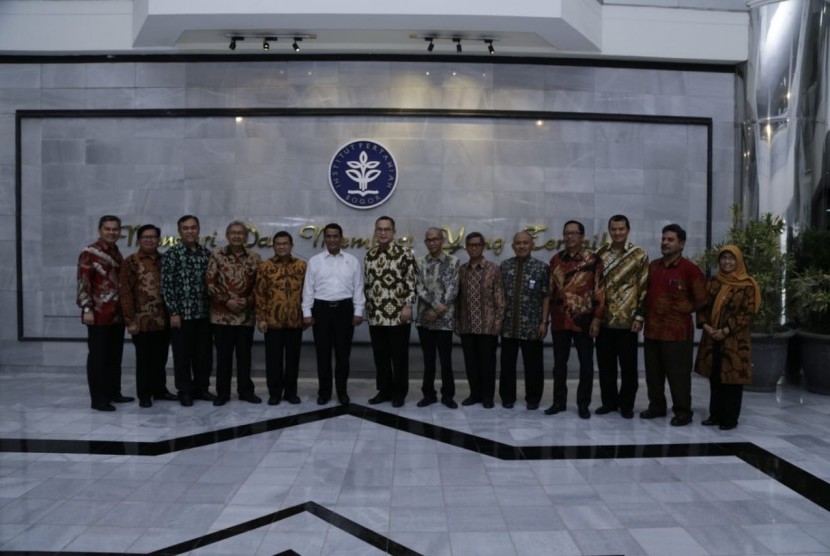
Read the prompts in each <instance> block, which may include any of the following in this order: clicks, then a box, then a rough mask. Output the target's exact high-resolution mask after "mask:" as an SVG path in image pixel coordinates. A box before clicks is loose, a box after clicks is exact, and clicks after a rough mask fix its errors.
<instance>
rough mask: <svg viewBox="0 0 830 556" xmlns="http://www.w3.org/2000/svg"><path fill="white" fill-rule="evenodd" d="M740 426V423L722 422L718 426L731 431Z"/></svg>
mask: <svg viewBox="0 0 830 556" xmlns="http://www.w3.org/2000/svg"><path fill="white" fill-rule="evenodd" d="M737 426H738V423H721V424H720V425H718V428H719V429H720V430H722V431H731V430H732V429H734V428H735V427H737Z"/></svg>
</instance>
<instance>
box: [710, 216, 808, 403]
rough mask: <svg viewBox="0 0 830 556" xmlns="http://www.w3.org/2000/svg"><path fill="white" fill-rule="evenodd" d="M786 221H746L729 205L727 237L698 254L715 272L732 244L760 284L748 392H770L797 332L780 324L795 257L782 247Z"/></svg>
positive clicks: (784, 364)
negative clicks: (722, 253)
mask: <svg viewBox="0 0 830 556" xmlns="http://www.w3.org/2000/svg"><path fill="white" fill-rule="evenodd" d="M785 227H786V226H785V223H784V220H783V219H782V218H781V217H779V216H773V215H772V213H769V212H768V213H765V214H763V215H762V216H761V217H760V218H759V219H757V220H746V219H745V217H744V215H743V212H742V211H741V208H740V207H739V206H738V205H732V225H731V226H730V228H729V231H728V232H727V234H726V238H725V240H724V241H723V242H722V243H720V244H718V245H716V246H714V247H712V248H711V249H707V250H706V251H705V252H704V253H702V254H701V255H700V256H699V257H697V261H698V264H700V266H701V267H702V268H704V269H709V270H716V269H717V266H718V252H719V251H720V249H721V248H722V247H723V246H724V245H736V246H737V247H738V248H740V250H741V251H742V252H743V254H744V262H745V263H746V269H747V273H748V274H749V275H750V276H752V277H753V278H755V280H756V281H757V282H758V288H759V289H760V290H761V300H762V301H761V307H760V309H759V311H758V314H756V315H755V318H754V319H753V320H752V324H751V326H750V330H751V332H752V384H748V385H747V386H746V389H747V390H751V391H755V392H773V391H775V387H776V384H778V381H779V379H780V378H781V375H782V374H784V370H785V368H786V365H787V345H788V343H789V341H790V338H792V337H793V336H794V335H795V331H794V330H792V329H791V328H788V327H786V326H784V325H783V324H782V322H783V320H784V319H783V315H784V301H783V295H782V292H783V291H784V286H785V281H786V280H787V279H788V277H789V275H790V273H791V272H792V269H793V262H794V261H793V257H792V255H790V254H789V253H785V252H784V251H783V250H782V249H781V236H782V234H783V233H784V229H785Z"/></svg>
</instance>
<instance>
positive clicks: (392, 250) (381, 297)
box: [363, 216, 417, 407]
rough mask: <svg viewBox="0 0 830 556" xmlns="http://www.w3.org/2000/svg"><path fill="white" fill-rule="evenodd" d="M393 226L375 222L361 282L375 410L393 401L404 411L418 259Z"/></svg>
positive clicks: (386, 221) (389, 221)
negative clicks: (373, 373) (398, 240)
mask: <svg viewBox="0 0 830 556" xmlns="http://www.w3.org/2000/svg"><path fill="white" fill-rule="evenodd" d="M394 238H395V221H394V220H393V219H392V218H390V217H389V216H381V217H380V218H378V219H377V220H376V221H375V242H376V243H377V245H375V247H373V248H372V249H370V250H369V252H368V253H366V258H365V259H364V261H363V282H364V289H365V292H366V317H367V319H368V321H369V338H370V339H371V342H372V354H373V356H374V360H375V370H376V372H377V379H376V382H377V388H378V393H377V395H375V396H374V397H373V398H371V399H370V400H369V403H370V404H372V405H375V404H379V403H382V402H386V401H390V400H391V402H392V406H393V407H402V406H403V404H404V401H405V400H406V394H407V392H408V390H409V334H410V331H411V326H412V304H413V303H415V298H416V296H415V275H416V271H417V268H416V262H415V256H414V255H413V254H412V253H411V252H410V251H409V250H408V249H405V248H404V247H402V246H400V245H398V244H396V243H395V242H394V241H393V239H394Z"/></svg>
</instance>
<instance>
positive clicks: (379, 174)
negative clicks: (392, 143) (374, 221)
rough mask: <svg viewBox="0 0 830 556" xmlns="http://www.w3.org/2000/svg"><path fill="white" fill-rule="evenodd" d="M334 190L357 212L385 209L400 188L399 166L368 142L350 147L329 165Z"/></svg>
mask: <svg viewBox="0 0 830 556" xmlns="http://www.w3.org/2000/svg"><path fill="white" fill-rule="evenodd" d="M329 183H330V184H331V190H332V191H334V194H335V195H336V196H337V198H338V199H340V200H341V201H342V202H343V203H345V204H347V205H349V206H350V207H352V208H356V209H370V208H375V207H377V206H380V205H382V204H383V203H385V202H386V201H387V199H389V197H391V196H392V192H393V191H395V186H396V185H397V184H398V165H397V164H396V163H395V159H394V158H393V157H392V153H391V152H389V150H387V149H386V147H384V146H383V145H381V144H379V143H375V142H374V141H369V140H366V139H358V140H356V141H352V142H350V143H346V144H345V145H343V146H342V147H340V149H338V150H337V153H335V155H334V157H333V158H332V159H331V164H330V165H329Z"/></svg>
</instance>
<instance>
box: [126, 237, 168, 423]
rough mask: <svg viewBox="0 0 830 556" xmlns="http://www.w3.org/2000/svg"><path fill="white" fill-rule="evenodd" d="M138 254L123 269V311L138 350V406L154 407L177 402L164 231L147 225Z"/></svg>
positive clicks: (136, 373)
mask: <svg viewBox="0 0 830 556" xmlns="http://www.w3.org/2000/svg"><path fill="white" fill-rule="evenodd" d="M136 236H137V237H138V250H137V251H136V252H135V253H133V254H132V255H130V256H129V257H127V258H126V259H124V263H123V264H122V265H121V309H122V310H123V312H124V322H125V323H126V325H127V332H129V333H130V335H131V336H132V337H133V345H134V346H135V383H136V393H137V394H138V405H140V406H141V407H152V405H153V399H154V398H155V399H156V400H178V399H179V398H178V396H174V395H173V394H171V393H170V392H169V391H168V390H167V384H166V383H167V373H166V370H165V368H166V367H167V348H168V346H169V345H170V326H169V322H168V319H167V309H165V307H164V300H163V299H162V297H161V258H162V257H161V253H159V252H158V246H159V238H160V237H161V230H160V229H159V228H158V227H157V226H154V225H153V224H145V225H144V226H141V227H140V228H139V229H138V232H136Z"/></svg>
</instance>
